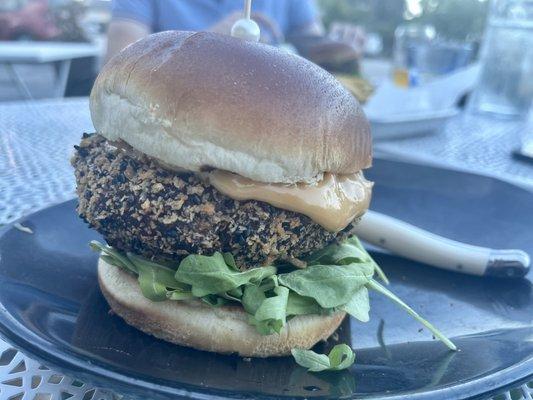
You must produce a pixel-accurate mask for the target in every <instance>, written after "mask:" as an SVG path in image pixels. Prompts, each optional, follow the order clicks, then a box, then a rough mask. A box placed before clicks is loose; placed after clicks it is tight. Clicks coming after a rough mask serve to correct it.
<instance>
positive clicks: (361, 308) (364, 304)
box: [340, 286, 370, 322]
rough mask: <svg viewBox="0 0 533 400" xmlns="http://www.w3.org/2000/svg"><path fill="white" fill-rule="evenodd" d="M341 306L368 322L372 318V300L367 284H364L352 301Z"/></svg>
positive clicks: (362, 320) (355, 316)
mask: <svg viewBox="0 0 533 400" xmlns="http://www.w3.org/2000/svg"><path fill="white" fill-rule="evenodd" d="M340 308H341V310H343V311H346V312H347V313H348V314H350V315H351V316H352V317H354V318H356V319H358V320H359V321H361V322H368V320H369V319H370V318H369V316H368V312H369V311H370V301H369V298H368V289H367V288H366V286H363V287H362V288H360V289H359V290H358V291H357V292H355V294H354V295H353V296H352V298H351V299H350V301H349V302H348V303H346V304H344V305H343V306H341V307H340Z"/></svg>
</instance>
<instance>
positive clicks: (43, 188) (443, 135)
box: [0, 98, 533, 400]
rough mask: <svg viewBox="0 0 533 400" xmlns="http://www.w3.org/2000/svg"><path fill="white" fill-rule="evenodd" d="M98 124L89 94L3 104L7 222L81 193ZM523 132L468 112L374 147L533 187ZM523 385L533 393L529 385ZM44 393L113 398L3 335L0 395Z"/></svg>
mask: <svg viewBox="0 0 533 400" xmlns="http://www.w3.org/2000/svg"><path fill="white" fill-rule="evenodd" d="M92 130H93V127H92V123H91V119H90V115H89V109H88V102H87V99H85V98H83V99H71V100H48V101H39V102H16V103H3V104H0V224H5V223H8V222H11V221H14V220H15V219H17V218H19V217H21V216H23V215H26V214H28V213H31V212H33V211H36V210H38V209H41V208H44V207H46V206H48V205H51V204H55V203H59V202H62V201H65V200H68V199H71V198H73V197H74V176H73V173H72V170H71V167H70V165H69V158H70V155H71V154H72V146H74V145H75V144H76V143H77V142H79V140H80V137H81V134H82V133H83V132H91V131H92ZM523 132H524V126H523V125H522V124H521V123H517V122H513V121H502V120H496V119H491V118H487V117H480V116H475V115H468V114H463V115H460V116H458V117H456V118H455V119H453V120H451V121H450V122H449V123H448V125H447V126H446V128H445V129H444V130H443V131H441V132H438V133H433V134H430V135H425V136H419V137H411V138H402V139H395V140H389V141H381V142H378V143H376V144H375V148H376V154H377V155H378V156H380V157H389V158H397V159H398V158H399V159H406V160H410V161H414V162H419V163H426V164H433V165H441V166H444V167H447V168H452V169H460V170H467V171H471V172H476V173H479V174H484V175H491V176H495V177H497V178H500V179H503V180H507V181H511V182H514V183H516V184H518V185H521V186H523V187H526V188H528V189H530V190H533V163H528V162H526V161H519V160H516V159H514V158H513V157H512V156H511V152H512V151H513V150H514V149H515V148H517V147H518V146H519V143H520V137H521V135H522V134H523ZM532 387H533V385H532ZM517 390H518V391H519V392H522V393H523V397H521V398H526V399H530V400H531V399H532V397H531V390H533V389H530V388H528V386H527V385H523V386H521V387H518V388H517ZM44 393H48V394H52V397H49V396H45V397H43V398H47V399H48V398H51V399H64V398H70V399H72V400H78V399H84V400H91V399H111V398H113V395H112V394H111V393H108V392H105V391H99V390H96V389H94V388H91V387H89V386H87V385H86V384H84V383H83V382H79V381H77V380H76V379H75V377H64V376H63V375H61V374H59V373H57V372H54V371H50V370H49V369H46V368H45V367H41V366H40V365H39V364H38V363H37V362H35V361H32V360H30V359H28V358H27V357H26V356H25V355H24V354H23V353H21V352H17V351H16V350H14V349H12V348H11V347H10V346H9V345H8V344H6V343H4V342H2V341H0V397H1V398H2V399H5V398H17V399H28V400H29V399H34V398H41V397H36V396H37V395H38V394H41V395H42V394H44ZM62 393H64V394H69V395H71V397H68V396H67V397H65V395H64V394H62ZM17 395H20V396H22V397H17ZM11 396H14V397H11ZM503 396H504V397H502V398H508V399H511V397H510V396H511V395H510V393H504V394H503ZM513 398H514V397H513Z"/></svg>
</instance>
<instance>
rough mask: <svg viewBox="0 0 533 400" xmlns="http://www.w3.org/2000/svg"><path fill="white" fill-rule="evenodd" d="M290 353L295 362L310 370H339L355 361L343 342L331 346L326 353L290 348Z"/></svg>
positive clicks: (351, 351)
mask: <svg viewBox="0 0 533 400" xmlns="http://www.w3.org/2000/svg"><path fill="white" fill-rule="evenodd" d="M291 353H292V356H293V357H294V360H295V361H296V363H298V365H300V366H302V367H304V368H307V370H308V371H310V372H321V371H340V370H342V369H347V368H349V367H350V366H351V365H352V364H353V363H354V361H355V354H354V352H353V350H352V349H351V348H350V346H348V345H346V344H344V343H342V344H338V345H336V346H335V347H333V349H331V351H330V352H329V354H328V355H325V354H318V353H315V352H314V351H312V350H304V349H292V350H291Z"/></svg>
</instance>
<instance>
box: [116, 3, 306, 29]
mask: <svg viewBox="0 0 533 400" xmlns="http://www.w3.org/2000/svg"><path fill="white" fill-rule="evenodd" d="M242 7H243V1H242V0H113V6H112V12H113V17H116V18H128V19H133V20H135V21H138V22H141V23H143V24H145V25H148V26H149V27H150V28H151V30H152V32H161V31H166V30H174V29H178V30H185V31H202V30H206V29H208V28H209V27H211V26H213V25H215V24H216V23H217V22H219V21H220V20H222V19H223V18H224V17H226V16H227V15H229V14H231V13H232V12H234V11H238V10H242ZM254 12H257V13H262V14H264V15H265V16H267V17H268V18H269V19H270V20H271V21H272V22H275V23H276V24H277V26H278V28H279V29H280V30H281V32H282V33H283V34H284V35H288V34H290V33H291V32H292V31H293V30H295V29H298V28H300V27H303V26H306V25H309V24H311V23H312V22H314V21H315V20H316V18H317V11H316V7H315V4H314V1H313V0H255V1H253V2H252V13H254Z"/></svg>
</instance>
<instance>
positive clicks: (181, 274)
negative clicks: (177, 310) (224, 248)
mask: <svg viewBox="0 0 533 400" xmlns="http://www.w3.org/2000/svg"><path fill="white" fill-rule="evenodd" d="M229 259H230V258H229V256H228V255H226V257H224V256H223V255H222V254H221V253H218V252H217V253H215V254H213V255H212V256H200V255H189V256H187V257H185V258H184V259H183V261H182V262H181V263H180V265H179V268H178V270H177V272H176V276H175V277H176V280H178V281H179V282H183V283H186V284H188V285H191V287H192V293H193V295H194V296H196V297H203V296H207V295H209V294H217V293H222V292H227V291H230V290H234V289H237V288H238V287H240V286H243V285H246V284H248V283H260V282H261V281H263V280H264V279H265V278H267V277H269V276H271V275H275V274H276V271H277V270H276V268H275V267H261V268H253V269H249V270H247V271H244V272H241V271H239V270H238V269H236V268H235V267H233V265H228V264H226V260H229ZM230 260H233V257H232V258H231V259H230ZM232 264H234V261H233V262H232Z"/></svg>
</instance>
